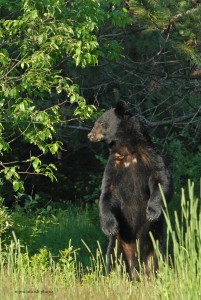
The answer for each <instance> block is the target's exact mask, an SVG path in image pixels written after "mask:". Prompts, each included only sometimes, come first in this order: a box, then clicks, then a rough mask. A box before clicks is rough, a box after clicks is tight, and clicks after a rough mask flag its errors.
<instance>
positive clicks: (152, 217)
mask: <svg viewBox="0 0 201 300" xmlns="http://www.w3.org/2000/svg"><path fill="white" fill-rule="evenodd" d="M161 212H162V210H161V207H160V206H159V205H153V204H152V205H150V204H149V205H148V206H147V209H146V215H147V220H148V221H149V222H153V221H156V220H158V218H159V217H160V215H161Z"/></svg>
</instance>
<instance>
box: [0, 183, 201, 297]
mask: <svg viewBox="0 0 201 300" xmlns="http://www.w3.org/2000/svg"><path fill="white" fill-rule="evenodd" d="M188 190H189V193H188V195H185V194H184V192H183V191H182V196H181V214H179V215H178V214H177V212H175V214H174V218H173V220H174V221H172V222H170V217H169V215H168V212H167V211H166V212H165V218H166V223H167V235H166V236H167V238H166V246H167V250H166V253H165V255H164V256H162V255H161V254H160V253H159V252H158V256H159V262H160V271H159V272H158V274H157V276H154V275H153V276H151V277H150V278H147V277H145V276H144V275H143V274H141V276H140V279H141V280H140V281H139V282H131V281H129V280H128V278H127V275H126V273H124V272H122V268H121V266H117V268H116V270H114V271H113V272H112V273H111V274H110V275H109V276H107V277H106V276H105V254H104V253H103V251H102V249H101V244H100V243H95V242H94V243H95V247H96V251H92V250H91V247H90V246H88V245H89V243H87V242H85V239H84V238H83V241H82V242H81V243H82V246H81V247H82V248H83V249H85V251H86V252H82V253H84V255H86V256H88V261H89V263H88V265H85V266H83V265H82V264H81V263H80V261H81V260H80V254H79V252H80V250H77V248H76V247H73V246H74V245H73V241H72V242H71V241H68V244H67V247H66V249H63V250H61V251H60V252H59V257H58V258H57V259H55V258H54V256H53V255H52V253H51V251H49V250H48V248H42V249H41V250H40V252H39V253H38V254H35V255H29V251H28V249H25V248H24V247H22V245H21V244H20V241H19V240H18V239H17V237H16V236H15V234H14V233H13V241H12V243H11V244H10V245H9V246H7V248H5V247H3V246H2V248H1V251H0V299H3V300H4V299H9V300H10V299H42V298H45V299H76V300H77V299H115V300H117V299H122V300H127V299H137V300H138V299H146V300H147V299H150V300H152V299H153V300H155V299H161V300H164V299H168V300H169V299H172V300H175V299H178V300H180V299H181V300H190V299H192V300H198V299H199V300H200V299H201V211H200V201H201V200H200V199H198V198H196V197H195V195H194V186H193V184H192V183H190V181H189V186H188ZM71 221H72V219H71ZM62 232H63V231H62ZM88 234H90V232H88ZM61 238H62V236H61ZM90 245H91V244H90ZM170 245H171V248H172V250H171V251H172V255H171V257H170V255H169V252H170V251H169V250H170V249H169V248H170ZM156 250H157V245H156Z"/></svg>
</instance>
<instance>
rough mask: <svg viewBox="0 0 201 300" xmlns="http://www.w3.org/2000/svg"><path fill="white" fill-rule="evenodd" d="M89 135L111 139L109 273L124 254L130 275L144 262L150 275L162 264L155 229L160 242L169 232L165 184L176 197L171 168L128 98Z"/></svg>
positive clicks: (106, 199)
mask: <svg viewBox="0 0 201 300" xmlns="http://www.w3.org/2000/svg"><path fill="white" fill-rule="evenodd" d="M88 138H89V140H90V141H91V142H100V141H106V142H108V144H109V150H110V155H109V159H108V162H107V165H106V168H105V171H104V175H103V180H102V186H101V196H100V202H99V209H100V220H101V227H102V230H103V232H104V233H105V234H106V235H107V236H109V238H110V240H109V245H108V250H107V272H110V270H111V268H112V266H113V264H114V263H115V261H117V260H119V259H122V260H123V261H124V263H125V265H126V269H127V272H128V273H129V276H130V278H136V277H137V276H138V272H139V265H142V266H144V269H145V272H146V274H147V275H149V274H150V271H151V269H152V267H153V269H154V271H156V270H157V269H158V261H157V257H156V253H155V251H154V247H153V242H152V239H151V237H150V232H151V233H152V235H153V237H154V239H155V240H158V242H159V245H161V244H162V237H163V221H164V216H163V213H162V208H163V200H162V196H161V192H160V188H159V184H160V185H161V188H162V190H163V193H164V195H165V198H166V200H167V202H168V201H170V200H171V197H172V191H173V188H172V180H171V174H170V171H169V170H168V168H167V167H166V165H165V163H164V160H163V158H162V157H161V155H160V154H159V153H158V150H157V149H156V147H155V146H154V144H153V143H152V141H151V139H150V137H149V135H148V134H147V132H146V130H145V129H144V127H143V125H142V124H141V122H139V121H138V120H137V119H136V118H135V117H134V116H132V115H131V114H130V113H127V112H126V111H125V105H124V102H123V101H120V102H119V103H118V104H117V106H116V108H112V109H110V110H108V111H106V112H105V113H103V115H102V116H101V117H100V118H99V119H98V120H97V121H96V123H95V125H94V127H93V129H92V130H91V132H90V133H89V134H88ZM150 261H151V264H150ZM150 265H152V267H150Z"/></svg>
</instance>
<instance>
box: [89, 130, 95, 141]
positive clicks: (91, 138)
mask: <svg viewBox="0 0 201 300" xmlns="http://www.w3.org/2000/svg"><path fill="white" fill-rule="evenodd" d="M93 138H94V134H93V133H92V132H89V134H88V139H90V140H93Z"/></svg>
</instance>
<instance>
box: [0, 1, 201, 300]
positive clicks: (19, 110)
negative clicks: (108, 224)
mask: <svg viewBox="0 0 201 300" xmlns="http://www.w3.org/2000/svg"><path fill="white" fill-rule="evenodd" d="M200 16H201V5H200V1H173V0H168V1H154V0H149V1H146V0H145V1H138V0H134V1H132V0H129V1H124V0H111V1H109V2H108V1H106V0H96V1H92V0H85V1H83V0H73V1H64V0H42V1H41V0H36V1H32V0H19V1H14V0H13V1H6V0H1V1H0V237H1V247H0V266H1V280H0V293H1V296H0V298H1V299H12V298H13V299H15V298H16V299H18V298H21V297H22V298H24V299H26V298H27V294H23V295H22V294H20V293H19V291H35V293H33V294H31V293H30V294H29V295H28V298H29V299H32V298H35V297H36V298H37V297H38V298H40V297H41V291H49V292H52V291H53V294H52V293H50V294H51V295H47V298H48V297H55V298H61V299H65V298H66V299H82V298H86V299H94V298H95V299H116V298H117V299H133V298H135V299H154V300H155V299H182V300H183V299H187V300H188V299H192V300H194V299H195V300H196V299H200V297H201V290H200V287H199V286H201V283H200V277H199V276H198V275H199V272H200V265H201V259H200V256H201V255H200V249H201V236H200V232H201V225H200V220H201V217H200V200H197V199H196V197H195V196H194V195H193V194H195V195H199V193H200V191H199V180H200V175H201V147H200V142H201V104H200V95H201V84H200V82H201V81H200V79H201V60H200V54H201V47H200V45H201V39H200V38H201V35H200V27H201V17H200ZM122 99H123V100H125V101H126V103H127V109H128V110H129V111H130V112H131V113H133V114H134V115H135V116H137V117H138V118H139V119H140V120H141V121H142V122H143V123H144V125H145V127H146V129H147V130H148V131H149V133H150V135H151V137H152V139H153V141H154V142H155V143H156V144H157V145H158V146H159V148H160V149H161V152H162V153H163V154H164V156H166V157H167V161H168V164H169V165H170V167H171V170H172V173H173V179H174V186H175V193H174V199H173V201H172V203H171V204H170V207H169V214H168V215H166V220H167V233H166V246H167V247H166V249H167V253H166V256H165V257H160V264H161V267H160V273H159V274H158V276H157V277H152V278H150V279H149V280H148V279H147V278H146V277H144V276H141V281H140V282H137V283H136V282H129V281H128V279H127V276H126V274H124V273H123V274H120V273H121V272H120V269H118V268H117V270H116V271H114V272H113V273H112V274H111V275H110V276H108V277H105V276H104V275H105V256H104V255H105V250H106V249H105V248H106V244H107V239H106V238H105V237H104V236H103V234H102V233H101V231H100V226H99V215H98V208H97V204H96V202H97V201H96V200H97V199H98V197H99V194H100V185H101V177H102V172H103V170H104V165H105V159H106V157H107V150H106V149H105V147H104V145H97V146H94V145H93V146H91V144H90V143H89V141H88V140H87V133H88V131H89V129H90V127H91V126H92V123H93V122H94V120H95V119H96V118H97V116H98V115H99V114H100V113H102V111H104V110H105V109H108V108H110V107H111V106H114V105H115V104H116V103H117V101H119V100H122ZM41 176H42V177H41ZM41 178H42V180H41ZM188 178H191V180H193V181H194V182H195V191H194V192H193V185H192V184H190V183H189V186H188V187H187V184H186V182H187V180H188ZM181 188H183V190H182V200H181V199H180V198H181V195H180V190H181ZM24 196H25V197H26V199H27V202H26V203H25V202H23V201H22V199H23V197H24ZM200 198H201V197H200ZM180 200H181V201H180ZM169 254H171V257H170V256H169ZM159 255H160V254H159Z"/></svg>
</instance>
